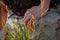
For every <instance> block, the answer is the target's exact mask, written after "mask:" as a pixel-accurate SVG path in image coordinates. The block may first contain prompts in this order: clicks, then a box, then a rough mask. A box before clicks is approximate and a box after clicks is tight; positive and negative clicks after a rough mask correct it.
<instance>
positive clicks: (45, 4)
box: [23, 0, 51, 26]
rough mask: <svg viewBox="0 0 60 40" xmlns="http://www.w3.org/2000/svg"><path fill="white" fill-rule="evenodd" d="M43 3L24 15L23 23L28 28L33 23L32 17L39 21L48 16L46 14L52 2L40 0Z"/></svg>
mask: <svg viewBox="0 0 60 40" xmlns="http://www.w3.org/2000/svg"><path fill="white" fill-rule="evenodd" d="M40 1H41V3H40V5H39V6H33V7H32V8H31V9H28V10H27V11H26V13H25V15H24V18H23V22H24V24H25V25H26V26H27V25H29V24H30V23H31V22H30V20H31V18H32V16H34V20H38V19H39V18H41V17H42V16H44V15H46V12H47V10H48V8H49V4H50V1H51V0H40Z"/></svg>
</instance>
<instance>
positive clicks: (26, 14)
mask: <svg viewBox="0 0 60 40" xmlns="http://www.w3.org/2000/svg"><path fill="white" fill-rule="evenodd" d="M29 14H30V11H29V9H28V10H27V12H26V13H25V15H24V18H23V21H24V20H25V19H26V17H27V16H28V15H29Z"/></svg>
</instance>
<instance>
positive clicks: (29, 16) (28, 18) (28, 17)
mask: <svg viewBox="0 0 60 40" xmlns="http://www.w3.org/2000/svg"><path fill="white" fill-rule="evenodd" d="M30 19H31V13H30V14H29V15H28V16H27V17H26V18H25V20H24V23H25V25H27V24H28V22H29V21H30Z"/></svg>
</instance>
